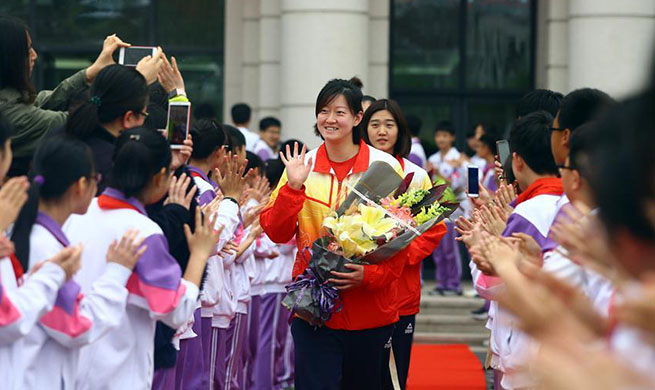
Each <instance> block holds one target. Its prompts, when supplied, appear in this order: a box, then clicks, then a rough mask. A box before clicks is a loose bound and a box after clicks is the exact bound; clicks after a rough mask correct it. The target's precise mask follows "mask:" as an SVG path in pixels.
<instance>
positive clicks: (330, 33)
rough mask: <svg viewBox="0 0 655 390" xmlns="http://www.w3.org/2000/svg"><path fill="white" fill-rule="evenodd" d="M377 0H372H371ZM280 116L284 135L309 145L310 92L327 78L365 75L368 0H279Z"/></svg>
mask: <svg viewBox="0 0 655 390" xmlns="http://www.w3.org/2000/svg"><path fill="white" fill-rule="evenodd" d="M374 1H377V0H374ZM281 6H282V7H281V25H282V32H281V56H280V102H281V107H280V116H281V118H280V119H281V120H282V123H283V125H284V138H297V139H300V140H302V141H303V142H306V143H307V144H308V146H310V147H315V146H317V145H318V144H319V143H320V139H319V138H318V137H315V136H314V133H313V125H314V123H315V122H316V116H315V114H314V105H315V102H316V96H318V93H319V91H320V90H321V88H322V87H323V86H324V85H325V83H326V82H327V81H328V80H330V79H333V78H344V79H349V78H351V77H352V76H355V75H357V76H359V77H361V78H362V80H364V81H366V80H367V79H368V66H369V61H368V36H369V23H368V21H369V2H368V0H330V1H324V0H282V4H281Z"/></svg>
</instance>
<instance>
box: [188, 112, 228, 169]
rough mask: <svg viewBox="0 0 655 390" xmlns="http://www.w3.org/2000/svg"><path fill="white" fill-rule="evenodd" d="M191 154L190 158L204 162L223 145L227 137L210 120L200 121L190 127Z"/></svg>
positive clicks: (219, 126) (218, 125)
mask: <svg viewBox="0 0 655 390" xmlns="http://www.w3.org/2000/svg"><path fill="white" fill-rule="evenodd" d="M191 139H192V140H193V152H192V153H191V158H192V159H194V160H204V159H206V158H207V157H209V156H210V155H211V154H212V153H214V152H215V151H217V150H218V149H220V148H221V147H222V146H223V145H225V140H226V139H227V135H226V134H225V130H223V127H221V125H220V124H218V123H216V122H215V121H212V120H207V119H200V120H197V121H194V122H193V124H192V125H191Z"/></svg>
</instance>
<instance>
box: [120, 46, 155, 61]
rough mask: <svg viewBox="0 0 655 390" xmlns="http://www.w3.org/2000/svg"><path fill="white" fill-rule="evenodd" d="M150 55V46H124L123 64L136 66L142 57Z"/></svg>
mask: <svg viewBox="0 0 655 390" xmlns="http://www.w3.org/2000/svg"><path fill="white" fill-rule="evenodd" d="M149 55H152V47H126V48H125V55H124V57H123V65H127V66H136V65H137V64H138V63H139V61H141V59H142V58H143V57H146V56H149Z"/></svg>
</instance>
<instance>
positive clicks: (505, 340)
mask: <svg viewBox="0 0 655 390" xmlns="http://www.w3.org/2000/svg"><path fill="white" fill-rule="evenodd" d="M559 198H560V197H559V196H558V195H549V194H541V195H537V196H535V197H533V198H531V199H528V200H526V201H524V202H522V203H520V204H518V205H517V206H516V208H515V209H514V212H513V213H512V214H511V215H510V217H509V219H508V220H507V227H506V228H505V231H504V232H503V236H506V237H507V236H511V234H512V233H516V232H521V233H526V234H528V235H530V236H532V237H533V238H534V239H535V241H537V243H538V244H539V246H540V247H541V248H542V251H543V250H545V249H546V250H547V251H550V252H546V253H545V254H544V265H543V268H544V270H545V271H547V272H551V273H554V274H555V275H560V277H561V276H562V275H563V276H565V277H566V278H567V280H568V281H569V282H570V283H573V284H576V285H581V284H582V270H581V269H580V268H579V267H578V266H577V265H575V264H574V263H572V262H570V261H569V260H568V259H566V258H563V257H561V256H559V255H557V254H556V253H555V252H552V251H551V250H552V248H554V245H553V244H552V241H551V240H549V239H548V232H549V230H550V226H551V224H552V221H553V219H554V218H555V214H556V213H557V211H558V207H557V202H558V200H559ZM469 265H470V266H471V274H472V277H473V282H474V283H475V289H476V291H477V292H478V294H480V295H481V296H483V297H484V298H487V299H491V300H492V302H491V307H490V309H489V320H488V321H487V325H486V326H487V328H488V329H490V330H491V339H490V349H491V352H492V353H493V355H494V356H493V357H492V362H491V364H492V367H493V368H495V369H499V370H501V371H502V372H503V373H504V374H505V375H504V376H503V379H502V385H503V387H504V388H505V389H520V388H524V387H531V386H534V385H535V383H534V380H533V378H532V377H531V376H530V375H529V374H528V366H527V364H528V363H529V362H528V357H529V356H531V354H532V353H534V351H535V348H536V347H537V346H536V344H535V343H534V342H533V341H532V340H531V339H530V338H529V337H528V336H527V335H525V334H523V333H522V332H521V331H519V329H518V327H517V326H516V325H515V320H514V318H513V316H512V315H511V314H510V313H509V312H507V311H506V310H504V309H503V308H501V307H499V306H498V303H497V302H496V301H495V300H493V299H494V298H495V297H496V296H497V294H498V293H499V292H501V291H502V290H503V289H504V285H503V283H502V280H501V279H500V278H497V277H487V276H485V275H482V273H481V272H480V271H479V270H478V269H477V267H476V266H475V263H473V262H472V261H471V262H470V264H469Z"/></svg>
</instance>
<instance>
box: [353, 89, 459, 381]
mask: <svg viewBox="0 0 655 390" xmlns="http://www.w3.org/2000/svg"><path fill="white" fill-rule="evenodd" d="M362 128H363V129H365V131H364V132H363V135H364V140H365V141H366V143H367V144H369V145H371V146H373V147H374V148H376V149H378V150H381V151H383V152H385V153H388V154H390V155H392V156H394V157H395V158H396V160H398V162H399V163H400V166H401V167H402V169H403V173H404V175H405V177H406V176H407V175H409V174H413V177H412V181H411V182H410V188H421V189H424V190H429V189H431V188H432V182H431V181H430V176H429V175H428V173H427V172H426V171H425V170H424V169H423V168H421V167H419V166H418V165H416V164H414V163H413V162H412V161H410V160H409V159H408V158H407V156H408V155H409V154H410V151H411V148H410V144H411V142H412V140H411V138H410V132H409V130H408V128H407V122H406V121H405V117H404V115H403V112H402V110H401V109H400V106H398V103H396V102H395V101H394V100H390V99H389V100H387V99H380V100H377V101H375V102H373V103H372V104H371V105H370V106H369V107H368V109H367V110H366V113H365V114H364V119H363V120H362ZM446 231H447V228H446V224H445V222H440V223H439V224H437V225H435V226H434V227H433V228H432V229H430V230H428V231H427V232H425V233H423V234H422V235H421V237H419V238H417V239H415V240H414V241H412V242H411V244H410V245H409V247H408V249H406V250H404V251H402V252H400V253H399V254H398V255H397V256H399V257H402V258H404V260H405V264H404V265H403V272H402V274H401V276H400V278H399V279H398V280H397V282H395V285H393V286H392V288H396V289H397V296H396V305H397V308H398V315H399V320H398V322H397V323H396V325H395V328H394V332H393V338H392V348H393V356H394V360H395V363H396V373H395V374H396V375H397V376H398V382H399V384H400V388H401V389H403V390H404V389H405V385H406V383H407V375H408V373H409V364H410V358H411V350H412V343H413V340H414V329H415V327H416V314H418V312H419V308H420V303H421V263H422V261H423V259H425V257H427V256H428V255H429V254H430V253H432V251H433V250H434V248H436V247H437V245H439V242H440V241H441V238H442V237H443V236H444V235H445V234H446ZM387 261H390V260H387ZM385 374H386V373H385ZM386 383H387V384H388V383H389V381H387V382H386Z"/></svg>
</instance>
